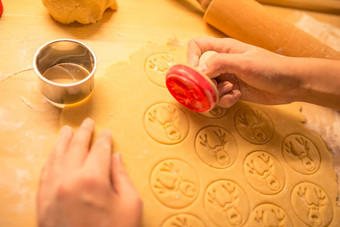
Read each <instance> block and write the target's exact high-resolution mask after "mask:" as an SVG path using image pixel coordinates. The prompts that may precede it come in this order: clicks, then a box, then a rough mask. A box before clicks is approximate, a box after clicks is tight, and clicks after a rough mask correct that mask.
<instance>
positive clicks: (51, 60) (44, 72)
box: [33, 39, 97, 108]
mask: <svg viewBox="0 0 340 227" xmlns="http://www.w3.org/2000/svg"><path fill="white" fill-rule="evenodd" d="M33 68H34V71H35V73H36V74H37V75H38V77H39V83H40V90H41V92H42V93H43V95H44V96H45V97H46V98H47V99H48V101H50V102H51V103H52V104H53V105H55V106H57V107H60V108H63V107H65V106H68V105H74V104H77V103H80V102H82V101H84V100H85V99H86V98H87V97H89V96H90V95H91V93H92V90H93V88H94V73H95V71H96V68H97V60H96V57H95V55H94V53H93V51H92V50H91V49H90V48H89V47H88V46H87V45H85V44H84V43H81V42H79V41H77V40H73V39H57V40H53V41H51V42H48V43H46V44H45V45H43V46H42V47H40V49H38V50H37V52H36V54H35V56H34V60H33Z"/></svg>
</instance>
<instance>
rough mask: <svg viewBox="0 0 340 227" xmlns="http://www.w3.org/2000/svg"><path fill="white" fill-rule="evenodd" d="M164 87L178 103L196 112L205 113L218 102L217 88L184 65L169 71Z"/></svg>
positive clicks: (204, 76)
mask: <svg viewBox="0 0 340 227" xmlns="http://www.w3.org/2000/svg"><path fill="white" fill-rule="evenodd" d="M166 86H167V88H168V90H169V92H170V93H171V95H172V96H173V97H174V98H175V99H176V100H177V101H178V102H179V103H181V104H182V105H184V106H185V107H187V108H189V109H190V110H193V111H196V112H207V111H209V110H211V109H212V108H213V107H214V106H215V105H216V103H217V102H218V92H217V88H216V86H215V84H214V83H213V82H212V81H211V79H210V78H209V77H208V76H206V75H204V74H202V73H201V72H199V71H197V70H195V69H194V68H191V67H189V66H186V65H174V66H172V67H171V68H170V69H169V71H168V72H167V75H166Z"/></svg>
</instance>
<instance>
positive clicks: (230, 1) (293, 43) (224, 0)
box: [198, 0, 340, 59]
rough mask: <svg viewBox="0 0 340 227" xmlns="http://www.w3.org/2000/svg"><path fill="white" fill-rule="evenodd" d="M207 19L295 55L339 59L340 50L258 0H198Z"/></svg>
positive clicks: (269, 47) (254, 42) (247, 38)
mask: <svg viewBox="0 0 340 227" xmlns="http://www.w3.org/2000/svg"><path fill="white" fill-rule="evenodd" d="M198 1H199V2H200V3H201V5H202V8H206V7H207V9H206V12H205V14H204V20H205V21H206V22H207V23H208V24H210V25H212V26H213V27H215V28H217V29H218V30H220V31H222V32H223V33H225V34H226V35H228V36H230V37H232V38H235V39H238V40H240V41H243V42H246V43H249V44H252V45H255V46H259V47H262V48H265V49H267V50H270V51H273V52H276V53H279V54H282V55H287V56H294V57H318V58H332V59H340V53H339V52H337V51H335V50H334V49H332V48H330V47H329V46H327V45H325V44H323V43H321V42H320V41H319V40H318V39H316V38H314V37H313V36H311V35H309V34H308V33H306V32H304V31H302V30H301V29H299V28H298V27H296V26H295V25H294V24H292V23H290V22H288V21H286V20H284V19H283V18H281V17H279V16H278V15H276V14H275V13H273V12H271V11H269V10H268V9H266V8H265V7H264V6H262V5H261V4H260V3H258V2H256V1H255V0H198Z"/></svg>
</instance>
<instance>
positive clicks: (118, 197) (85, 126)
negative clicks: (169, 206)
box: [37, 119, 142, 227]
mask: <svg viewBox="0 0 340 227" xmlns="http://www.w3.org/2000/svg"><path fill="white" fill-rule="evenodd" d="M93 130H94V122H93V121H92V120H91V119H86V120H84V121H83V123H82V125H81V126H80V127H79V129H78V131H77V132H76V133H75V134H74V135H73V133H72V129H71V128H70V127H69V126H64V127H63V128H62V129H61V131H60V135H59V138H58V140H57V143H56V145H55V147H54V150H53V152H52V153H51V154H50V156H49V158H48V161H47V163H46V164H45V166H44V168H43V170H42V173H41V178H40V187H39V190H38V196H37V204H38V207H37V208H38V223H39V226H42V227H45V226H46V227H54V226H55V227H59V226H72V227H87V226H95V227H101V226H116V227H123V226H124V227H135V226H139V225H140V222H141V216H142V201H141V199H140V197H139V195H138V193H137V191H136V189H135V188H134V186H133V183H132V181H131V180H130V178H129V176H128V174H127V172H126V170H125V168H124V166H123V162H122V158H121V155H120V154H119V153H114V154H113V155H112V135H111V132H110V131H109V130H104V131H103V132H102V133H101V134H100V135H99V137H98V138H97V139H96V140H95V142H94V144H93V145H92V147H91V148H90V141H91V138H92V133H93Z"/></svg>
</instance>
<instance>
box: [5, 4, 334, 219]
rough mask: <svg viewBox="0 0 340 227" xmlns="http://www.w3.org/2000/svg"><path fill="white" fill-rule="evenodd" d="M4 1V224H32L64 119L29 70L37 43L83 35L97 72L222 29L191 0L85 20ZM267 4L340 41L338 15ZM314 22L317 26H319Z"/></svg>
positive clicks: (124, 7) (126, 7) (128, 7)
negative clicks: (58, 18) (151, 46)
mask: <svg viewBox="0 0 340 227" xmlns="http://www.w3.org/2000/svg"><path fill="white" fill-rule="evenodd" d="M2 2H3V5H4V13H3V15H2V17H1V18H0V59H1V61H0V204H1V205H0V226H34V225H35V192H36V189H37V183H38V178H39V173H40V169H41V167H42V165H43V163H44V162H45V160H46V157H47V155H48V154H49V152H50V150H51V147H52V145H53V143H54V141H55V139H56V136H57V134H58V130H59V127H60V126H59V115H60V110H58V109H56V108H54V107H53V106H51V105H50V104H49V103H48V102H47V101H46V100H45V99H44V97H43V96H42V95H41V93H40V91H39V89H38V86H37V77H36V76H35V74H34V72H33V70H32V61H33V56H34V53H35V51H36V50H37V49H38V48H39V47H40V46H41V45H43V44H44V43H46V42H48V41H51V40H53V39H58V38H72V39H77V40H80V41H82V42H84V43H86V44H88V45H89V46H90V47H91V48H92V49H93V50H94V52H95V54H96V56H97V58H98V62H99V64H98V70H97V73H96V76H98V77H100V76H103V75H104V72H105V70H106V69H107V68H108V67H109V66H110V65H111V64H113V63H116V62H119V61H126V60H128V57H129V55H130V54H131V53H132V52H134V51H136V50H138V49H139V48H141V47H143V46H145V45H146V44H148V43H150V42H156V43H164V42H166V41H167V40H169V39H172V38H177V39H180V40H189V39H192V38H195V37H198V36H215V37H224V36H225V35H224V34H222V33H220V32H219V31H216V30H214V29H213V28H212V27H210V26H208V25H206V24H205V23H204V22H203V19H202V17H203V14H204V13H203V11H202V10H201V9H200V7H199V5H198V4H197V3H196V2H195V1H194V0H184V1H181V0H143V1H138V0H121V1H120V0H118V5H119V9H118V11H112V10H107V11H106V12H105V13H104V16H103V18H102V20H101V21H100V22H98V23H96V24H92V25H86V26H84V25H79V24H72V25H62V24H60V23H58V22H55V21H54V20H53V19H52V18H51V17H50V16H49V14H48V12H47V10H46V9H45V8H44V7H43V5H42V3H41V0H15V1H14V0H3V1H2ZM268 8H269V9H270V10H273V11H275V12H277V13H279V14H280V15H282V16H283V17H285V18H287V19H288V20H290V21H291V22H293V23H297V24H299V26H300V27H302V28H303V29H306V31H307V32H310V33H315V34H316V36H320V37H318V38H320V39H324V40H323V41H325V42H330V43H331V45H334V46H337V45H338V46H337V47H338V48H340V43H339V40H340V34H339V31H340V30H339V29H340V15H339V16H336V15H326V14H320V13H309V12H304V11H297V10H291V9H282V8H276V7H268ZM313 23H316V24H317V26H319V30H317V31H315V26H316V25H315V24H313ZM313 29H314V30H313ZM334 37H337V38H338V39H339V40H337V39H336V38H334ZM335 48H336V47H335ZM315 108H317V109H319V108H318V107H314V106H313V107H312V106H309V105H306V113H307V114H310V115H311V116H312V117H311V118H309V119H310V121H311V122H310V124H311V125H314V126H315V124H314V123H313V122H315V121H319V120H318V119H316V118H315V116H316V115H315V111H314V110H315ZM321 111H322V114H325V115H328V114H330V115H331V116H333V118H332V119H331V120H332V121H333V123H334V124H333V127H334V129H333V131H334V130H335V132H333V133H335V134H336V130H338V131H337V132H339V130H340V129H339V125H340V123H339V116H338V114H337V113H334V111H330V110H327V109H323V108H321ZM313 114H314V115H313ZM334 114H335V115H334ZM313 116H314V117H313ZM320 118H323V116H320ZM325 118H327V117H325ZM307 119H308V117H307ZM325 125H327V123H324V122H323V123H322V124H321V123H320V126H318V127H317V128H316V129H315V130H317V131H320V128H322V127H324V126H325ZM326 133H329V134H332V133H331V132H329V131H328V132H326ZM338 134H339V133H338ZM326 136H328V135H326ZM334 143H335V144H338V145H340V142H339V138H335V142H334Z"/></svg>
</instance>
